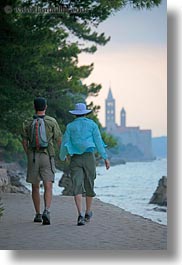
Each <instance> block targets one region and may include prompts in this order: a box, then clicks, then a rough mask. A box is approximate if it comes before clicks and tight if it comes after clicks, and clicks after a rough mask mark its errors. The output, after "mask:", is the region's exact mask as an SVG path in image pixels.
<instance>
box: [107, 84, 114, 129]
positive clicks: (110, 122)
mask: <svg viewBox="0 0 182 265" xmlns="http://www.w3.org/2000/svg"><path fill="white" fill-rule="evenodd" d="M105 106H106V112H105V113H106V128H107V131H108V132H110V133H112V132H113V131H114V129H115V128H116V123H115V99H114V98H113V95H112V91H111V88H109V93H108V96H107V99H106V100H105Z"/></svg>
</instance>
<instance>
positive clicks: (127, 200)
mask: <svg viewBox="0 0 182 265" xmlns="http://www.w3.org/2000/svg"><path fill="white" fill-rule="evenodd" d="M61 175H62V173H57V174H56V181H55V184H54V191H53V192H54V195H59V194H61V191H62V190H63V189H62V188H60V187H58V181H59V179H60V177H61ZM162 176H167V160H166V159H161V160H155V161H153V162H132V163H126V164H125V165H117V166H113V167H111V168H110V169H109V170H106V169H105V167H98V168H97V178H96V181H95V192H96V194H97V196H96V197H97V198H98V199H100V200H101V201H103V202H107V203H111V204H113V205H116V206H118V207H120V208H122V209H125V210H127V211H129V212H131V213H134V214H137V215H140V216H143V217H145V218H149V219H151V220H153V221H155V222H157V223H161V224H165V225H167V213H166V212H158V211H155V210H154V208H156V207H159V206H157V205H153V204H149V200H150V198H151V197H152V195H153V192H154V191H155V189H156V187H157V185H158V181H159V179H160V178H161V177H162ZM159 208H160V209H165V210H166V207H159Z"/></svg>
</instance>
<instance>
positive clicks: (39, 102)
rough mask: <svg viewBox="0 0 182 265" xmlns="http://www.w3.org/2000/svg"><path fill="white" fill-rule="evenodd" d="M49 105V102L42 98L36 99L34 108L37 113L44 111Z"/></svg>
mask: <svg viewBox="0 0 182 265" xmlns="http://www.w3.org/2000/svg"><path fill="white" fill-rule="evenodd" d="M46 105H47V100H46V99H45V98H42V97H38V98H35V99H34V107H35V110H36V111H43V110H45V108H46Z"/></svg>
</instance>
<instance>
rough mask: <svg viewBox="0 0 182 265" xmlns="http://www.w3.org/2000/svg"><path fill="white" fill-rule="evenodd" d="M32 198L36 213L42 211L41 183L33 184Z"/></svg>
mask: <svg viewBox="0 0 182 265" xmlns="http://www.w3.org/2000/svg"><path fill="white" fill-rule="evenodd" d="M32 200H33V203H34V208H35V211H36V213H40V193H39V183H38V184H32Z"/></svg>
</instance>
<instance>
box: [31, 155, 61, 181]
mask: <svg viewBox="0 0 182 265" xmlns="http://www.w3.org/2000/svg"><path fill="white" fill-rule="evenodd" d="M34 154H35V155H34ZM27 158H28V167H27V179H26V181H27V182H29V183H32V184H38V183H39V182H40V181H41V180H42V181H44V182H46V181H48V182H54V177H55V172H56V168H55V162H54V157H49V155H48V154H46V153H36V152H35V153H33V152H29V153H28V156H27ZM34 158H35V161H33V160H34Z"/></svg>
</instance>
